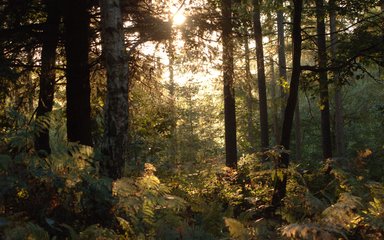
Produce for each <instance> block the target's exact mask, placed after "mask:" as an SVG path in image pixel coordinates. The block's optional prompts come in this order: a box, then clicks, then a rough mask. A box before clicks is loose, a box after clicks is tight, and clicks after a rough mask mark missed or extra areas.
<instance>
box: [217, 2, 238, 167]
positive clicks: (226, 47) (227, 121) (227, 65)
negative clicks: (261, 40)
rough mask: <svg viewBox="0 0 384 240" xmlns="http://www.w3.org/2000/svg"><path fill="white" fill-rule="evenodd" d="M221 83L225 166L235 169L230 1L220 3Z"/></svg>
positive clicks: (235, 148) (235, 146) (234, 114)
mask: <svg viewBox="0 0 384 240" xmlns="http://www.w3.org/2000/svg"><path fill="white" fill-rule="evenodd" d="M221 12H222V21H221V24H222V44H223V81H224V128H225V153H226V161H225V163H226V165H227V166H228V167H231V168H236V167H237V145H236V144H237V141H236V111H235V91H234V88H233V39H232V1H231V0H222V1H221Z"/></svg>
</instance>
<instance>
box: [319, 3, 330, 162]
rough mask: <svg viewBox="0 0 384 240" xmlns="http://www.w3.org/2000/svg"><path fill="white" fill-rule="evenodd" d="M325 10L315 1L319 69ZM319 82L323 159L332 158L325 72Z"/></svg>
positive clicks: (324, 60) (323, 51) (323, 57)
mask: <svg viewBox="0 0 384 240" xmlns="http://www.w3.org/2000/svg"><path fill="white" fill-rule="evenodd" d="M324 18H325V10H324V5H323V0H316V20H317V21H316V22H317V46H318V62H319V68H320V69H325V68H326V67H327V46H326V40H325V23H324ZM319 82H320V111H321V138H322V148H323V158H324V159H327V158H331V157H332V144H331V126H330V115H329V94H328V77H327V71H321V72H320V73H319Z"/></svg>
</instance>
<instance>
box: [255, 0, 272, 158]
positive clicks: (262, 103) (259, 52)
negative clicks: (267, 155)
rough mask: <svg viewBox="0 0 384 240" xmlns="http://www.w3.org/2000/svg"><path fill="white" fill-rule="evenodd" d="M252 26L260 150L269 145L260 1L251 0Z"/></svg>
mask: <svg viewBox="0 0 384 240" xmlns="http://www.w3.org/2000/svg"><path fill="white" fill-rule="evenodd" d="M253 27H254V37H255V41H256V61H257V83H258V89H259V110H260V133H261V134H260V135H261V136H260V138H261V151H265V150H266V149H267V148H268V147H269V136H268V109H267V90H266V85H265V68H264V50H263V34H262V30H261V22H260V2H259V0H253Z"/></svg>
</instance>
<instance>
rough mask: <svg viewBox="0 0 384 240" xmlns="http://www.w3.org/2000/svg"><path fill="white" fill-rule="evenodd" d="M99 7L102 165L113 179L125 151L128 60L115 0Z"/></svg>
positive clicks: (117, 175) (119, 173)
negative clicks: (103, 70) (103, 75)
mask: <svg viewBox="0 0 384 240" xmlns="http://www.w3.org/2000/svg"><path fill="white" fill-rule="evenodd" d="M100 9H101V24H102V35H101V36H102V47H103V57H104V62H105V67H106V71H107V99H106V105H105V145H106V146H105V147H106V150H107V154H108V155H109V159H108V160H107V162H106V163H103V167H104V170H106V172H107V173H108V176H109V177H111V178H113V179H117V178H120V177H121V176H122V172H123V167H124V164H125V163H126V162H127V161H128V153H129V152H128V143H129V135H128V127H129V124H128V123H129V122H128V116H129V114H128V112H129V102H128V86H129V77H128V63H127V53H126V50H125V44H124V32H123V21H122V16H121V9H120V2H119V0H112V1H111V0H102V1H101V2H100Z"/></svg>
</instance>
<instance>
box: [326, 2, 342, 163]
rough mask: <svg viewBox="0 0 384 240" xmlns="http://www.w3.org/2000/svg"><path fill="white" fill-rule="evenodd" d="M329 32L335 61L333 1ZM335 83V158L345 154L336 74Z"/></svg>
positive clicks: (340, 87)
mask: <svg viewBox="0 0 384 240" xmlns="http://www.w3.org/2000/svg"><path fill="white" fill-rule="evenodd" d="M329 5H330V11H329V19H330V31H331V57H332V58H333V59H336V54H337V33H336V30H337V29H336V4H335V0H330V1H329ZM334 83H335V147H336V156H337V157H342V156H344V153H345V138H344V115H343V99H342V96H341V89H342V85H341V82H340V78H339V74H338V72H335V75H334Z"/></svg>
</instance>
